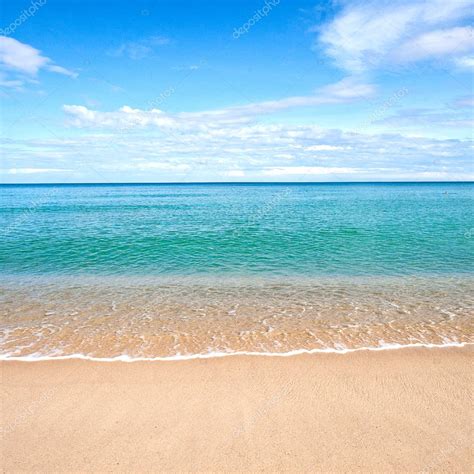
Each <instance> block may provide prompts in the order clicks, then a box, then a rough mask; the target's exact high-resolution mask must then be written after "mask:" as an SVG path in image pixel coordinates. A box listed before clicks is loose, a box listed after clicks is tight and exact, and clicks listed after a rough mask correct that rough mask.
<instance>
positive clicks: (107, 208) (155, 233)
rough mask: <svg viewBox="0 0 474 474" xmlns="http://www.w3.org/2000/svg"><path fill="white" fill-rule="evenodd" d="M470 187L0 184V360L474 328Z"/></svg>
mask: <svg viewBox="0 0 474 474" xmlns="http://www.w3.org/2000/svg"><path fill="white" fill-rule="evenodd" d="M473 211H474V183H472V182H457V183H453V182H449V183H448V182H445V183H441V182H440V183H304V184H302V183H199V184H80V185H79V184H78V185H76V184H51V185H0V314H1V320H0V358H2V359H24V360H38V359H47V358H66V357H82V358H91V359H101V360H130V361H133V360H143V359H146V360H148V359H149V360H153V359H159V360H161V359H164V360H167V359H170V360H175V359H183V358H184V359H186V358H199V357H217V356H223V355H231V354H242V353H245V354H264V355H291V354H296V353H302V352H340V353H345V352H350V351H355V350H383V349H395V348H403V347H410V346H427V347H435V346H450V345H454V346H462V345H465V344H470V343H473V342H474V332H473V315H474V212H473Z"/></svg>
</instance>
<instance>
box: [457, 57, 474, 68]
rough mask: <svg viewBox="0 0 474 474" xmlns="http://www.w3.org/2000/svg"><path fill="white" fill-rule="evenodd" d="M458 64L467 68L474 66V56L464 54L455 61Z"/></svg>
mask: <svg viewBox="0 0 474 474" xmlns="http://www.w3.org/2000/svg"><path fill="white" fill-rule="evenodd" d="M454 62H455V64H456V66H458V67H461V68H466V69H471V68H474V56H462V57H460V58H456V60H455V61H454Z"/></svg>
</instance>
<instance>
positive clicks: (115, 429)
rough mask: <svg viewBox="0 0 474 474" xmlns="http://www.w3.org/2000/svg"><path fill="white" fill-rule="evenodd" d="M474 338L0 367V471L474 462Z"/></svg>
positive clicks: (365, 467)
mask: <svg viewBox="0 0 474 474" xmlns="http://www.w3.org/2000/svg"><path fill="white" fill-rule="evenodd" d="M472 354H473V352H472V346H470V347H469V348H468V347H465V348H448V349H401V350H386V351H378V352H372V351H370V352H369V351H363V352H357V353H350V354H344V355H342V354H312V355H301V356H292V357H266V356H233V357H224V358H213V359H202V360H188V361H173V362H168V361H167V362H163V361H162V362H160V361H154V362H151V361H150V362H133V363H126V362H92V361H87V360H58V361H43V362H15V361H7V362H2V363H1V374H2V385H3V390H2V425H1V426H2V436H3V443H2V444H3V448H2V450H1V455H2V459H1V465H2V466H3V471H4V472H20V471H23V472H25V471H29V472H33V471H34V472H51V471H55V472H71V471H76V472H78V471H80V472H97V471H101V472H123V471H127V472H131V471H134V472H145V471H149V472H152V471H153V472H156V471H176V470H185V471H203V470H214V471H217V470H219V471H220V470H227V471H230V470H232V471H237V470H240V471H249V470H252V471H275V470H276V471H312V472H315V471H316V472H317V471H338V472H341V471H346V472H347V471H359V472H361V471H364V472H368V471H372V472H373V471H377V472H394V471H411V472H413V471H417V472H419V471H424V472H440V471H441V472H469V471H470V470H471V469H472V466H473V462H474V459H473V451H472V440H473V438H472V436H473V413H474V412H473V405H472V389H473V375H472V373H473V372H472Z"/></svg>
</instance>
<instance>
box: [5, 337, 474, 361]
mask: <svg viewBox="0 0 474 474" xmlns="http://www.w3.org/2000/svg"><path fill="white" fill-rule="evenodd" d="M471 345H474V342H446V343H443V344H429V343H415V344H393V343H391V344H382V345H380V346H372V347H358V348H337V349H335V348H326V349H294V350H291V351H288V352H250V351H235V352H209V353H204V354H186V355H183V354H176V355H172V356H163V357H131V356H129V355H126V354H122V355H119V356H114V357H93V356H88V355H86V354H70V355H58V356H45V355H40V354H38V355H35V354H31V355H28V356H9V355H0V361H20V362H41V361H51V360H71V359H80V360H89V361H94V362H153V361H185V360H196V359H213V358H221V357H235V356H263V357H291V356H296V355H302V354H340V355H343V354H350V353H353V352H365V351H387V350H399V349H413V348H428V349H442V348H450V347H451V348H452V347H457V348H460V347H466V346H471Z"/></svg>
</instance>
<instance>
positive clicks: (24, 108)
mask: <svg viewBox="0 0 474 474" xmlns="http://www.w3.org/2000/svg"><path fill="white" fill-rule="evenodd" d="M473 6H474V4H473V1H471V0H454V1H452V2H446V1H440V0H430V1H420V0H412V1H409V2H408V1H390V2H389V1H381V0H378V1H370V0H369V1H363V2H358V1H334V2H331V1H325V2H322V1H319V2H318V1H317V0H316V1H300V0H291V1H290V0H266V1H265V0H263V1H259V0H255V1H253V0H240V1H233V0H228V1H205V0H203V1H200V2H197V1H184V0H175V1H171V0H170V1H156V0H155V1H134V2H130V1H112V0H110V1H99V0H96V1H87V0H86V1H72V0H70V1H65V0H33V1H31V0H30V1H23V0H15V1H12V0H6V1H5V2H3V10H2V15H1V23H0V29H1V31H0V35H2V36H1V37H0V100H1V123H2V137H1V140H2V157H1V164H0V177H1V182H4V183H10V182H25V183H27V182H117V181H118V182H124V181H133V182H150V181H157V182H175V181H180V182H181V181H183V182H189V181H373V180H386V181H391V180H395V181H397V180H414V181H417V180H472V179H473V178H474V166H473V160H472V151H473V145H472V138H473V137H472V125H473V112H472V106H473V75H472V74H473V68H474V34H473V27H472V19H473V11H474V9H473ZM25 11H26V12H25Z"/></svg>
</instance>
